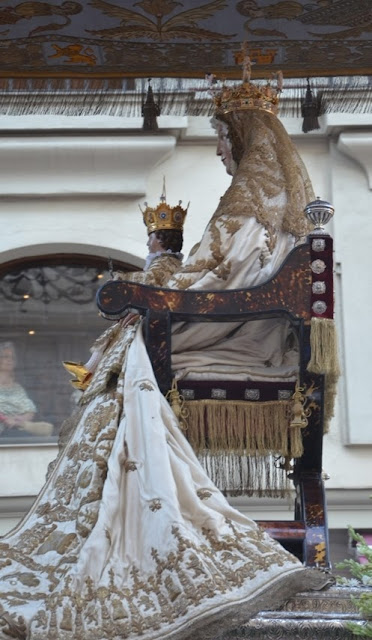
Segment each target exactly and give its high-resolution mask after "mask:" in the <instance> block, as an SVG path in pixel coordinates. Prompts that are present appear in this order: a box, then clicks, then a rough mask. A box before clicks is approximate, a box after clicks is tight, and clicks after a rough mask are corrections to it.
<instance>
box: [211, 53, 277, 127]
mask: <svg viewBox="0 0 372 640" xmlns="http://www.w3.org/2000/svg"><path fill="white" fill-rule="evenodd" d="M235 61H236V62H237V63H239V64H242V67H243V82H242V83H241V84H239V85H235V86H232V87H227V86H225V87H222V90H221V91H220V92H219V93H217V94H215V96H214V102H215V105H216V115H217V114H218V113H230V112H231V111H241V110H244V109H262V110H263V111H269V112H270V113H273V114H274V115H276V114H277V113H278V109H279V106H278V105H279V94H280V92H281V90H282V79H283V77H282V74H281V72H279V73H278V74H277V86H276V87H273V86H272V85H271V84H270V82H267V83H266V84H265V85H256V84H253V83H252V82H251V81H250V79H251V68H252V65H251V60H250V57H249V55H248V49H247V43H244V44H243V46H242V49H241V51H239V52H237V53H236V54H235Z"/></svg>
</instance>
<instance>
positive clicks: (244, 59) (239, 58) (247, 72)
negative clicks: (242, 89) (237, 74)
mask: <svg viewBox="0 0 372 640" xmlns="http://www.w3.org/2000/svg"><path fill="white" fill-rule="evenodd" d="M234 57H235V64H241V65H242V69H243V76H242V81H243V83H245V82H250V79H251V75H252V62H251V59H250V57H249V50H248V42H247V40H245V41H244V42H243V44H242V46H241V49H240V51H237V52H236V53H235V54H234Z"/></svg>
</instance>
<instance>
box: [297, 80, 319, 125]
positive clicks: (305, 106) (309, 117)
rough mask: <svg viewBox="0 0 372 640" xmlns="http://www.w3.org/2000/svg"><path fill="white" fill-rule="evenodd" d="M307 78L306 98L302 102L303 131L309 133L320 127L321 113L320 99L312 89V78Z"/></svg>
mask: <svg viewBox="0 0 372 640" xmlns="http://www.w3.org/2000/svg"><path fill="white" fill-rule="evenodd" d="M306 80H307V87H306V95H305V100H304V102H303V103H302V104H301V114H302V117H303V119H304V120H303V123H302V131H303V132H304V133H308V132H309V131H314V129H320V125H319V120H318V116H319V115H320V106H321V103H320V100H319V99H318V98H317V97H316V96H315V97H314V96H313V93H312V91H311V86H310V80H309V78H306Z"/></svg>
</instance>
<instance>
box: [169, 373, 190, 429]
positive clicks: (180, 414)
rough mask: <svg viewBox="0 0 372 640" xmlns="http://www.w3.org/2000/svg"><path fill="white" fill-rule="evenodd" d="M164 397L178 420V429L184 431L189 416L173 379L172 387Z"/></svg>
mask: <svg viewBox="0 0 372 640" xmlns="http://www.w3.org/2000/svg"><path fill="white" fill-rule="evenodd" d="M165 397H166V399H167V400H168V402H169V404H170V406H171V408H172V410H173V413H174V414H175V416H176V418H177V420H178V424H179V426H180V429H182V430H183V431H186V429H187V417H188V415H189V414H188V411H187V409H186V408H185V400H184V398H183V396H181V394H180V392H179V391H178V388H177V382H176V380H175V379H173V382H172V387H171V388H170V389H169V391H168V393H167V395H166V396H165Z"/></svg>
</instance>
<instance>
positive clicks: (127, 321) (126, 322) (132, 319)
mask: <svg viewBox="0 0 372 640" xmlns="http://www.w3.org/2000/svg"><path fill="white" fill-rule="evenodd" d="M139 317H140V316H139V313H133V312H132V311H130V312H129V313H128V314H127V315H126V316H125V318H122V319H121V320H120V324H121V326H122V327H129V326H130V325H132V324H135V323H136V322H137V320H138V318H139Z"/></svg>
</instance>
